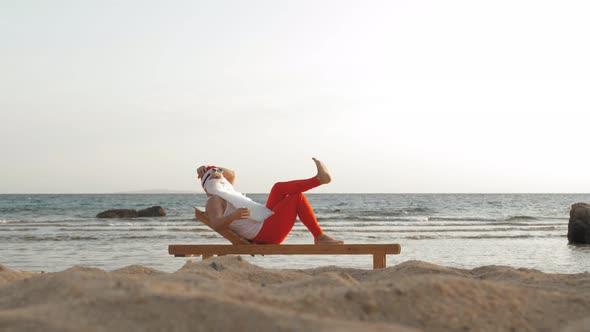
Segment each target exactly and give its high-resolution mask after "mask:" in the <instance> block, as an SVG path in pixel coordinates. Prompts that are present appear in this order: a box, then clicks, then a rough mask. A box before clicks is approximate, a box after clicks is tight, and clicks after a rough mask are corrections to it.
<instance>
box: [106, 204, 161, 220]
mask: <svg viewBox="0 0 590 332" xmlns="http://www.w3.org/2000/svg"><path fill="white" fill-rule="evenodd" d="M165 215H166V211H165V210H164V208H162V207H161V206H152V207H149V208H147V209H143V210H139V211H136V210H133V209H115V210H107V211H103V212H101V213H99V214H97V215H96V217H97V218H137V217H163V216H165Z"/></svg>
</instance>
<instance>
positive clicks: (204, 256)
mask: <svg viewBox="0 0 590 332" xmlns="http://www.w3.org/2000/svg"><path fill="white" fill-rule="evenodd" d="M211 256H213V255H201V257H203V259H207V258H209V257H211Z"/></svg>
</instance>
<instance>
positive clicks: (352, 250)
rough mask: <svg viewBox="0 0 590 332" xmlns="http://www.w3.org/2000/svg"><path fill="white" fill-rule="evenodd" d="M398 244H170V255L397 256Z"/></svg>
mask: <svg viewBox="0 0 590 332" xmlns="http://www.w3.org/2000/svg"><path fill="white" fill-rule="evenodd" d="M400 251H401V247H400V245H399V244H341V245H340V244H338V245H314V244H263V245H242V244H234V245H225V244H198V245H196V244H171V245H169V246H168V253H170V254H171V255H179V256H180V255H184V256H189V255H203V256H211V255H242V254H244V255H246V254H248V255H249V254H255V255H264V254H267V255H375V254H380V255H387V254H392V255H395V254H399V253H400Z"/></svg>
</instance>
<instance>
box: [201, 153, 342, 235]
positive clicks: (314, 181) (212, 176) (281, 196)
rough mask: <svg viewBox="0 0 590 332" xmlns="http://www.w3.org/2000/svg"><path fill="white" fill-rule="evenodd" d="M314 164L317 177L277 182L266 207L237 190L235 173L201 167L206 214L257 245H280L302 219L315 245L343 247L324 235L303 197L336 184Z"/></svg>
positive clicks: (212, 222)
mask: <svg viewBox="0 0 590 332" xmlns="http://www.w3.org/2000/svg"><path fill="white" fill-rule="evenodd" d="M313 161H314V162H315V164H316V167H317V175H316V176H314V177H312V178H309V179H304V180H294V181H288V182H277V183H275V184H274V186H273V187H272V189H271V191H270V194H269V196H268V200H267V201H266V206H264V205H261V204H258V203H256V202H254V201H252V200H251V199H249V198H247V197H246V196H244V195H242V194H241V193H239V192H236V191H235V190H234V188H233V184H234V181H235V173H234V171H232V170H230V169H227V168H223V167H217V166H211V165H204V166H200V167H199V168H198V169H197V174H198V176H199V179H201V186H202V187H203V189H204V190H205V192H206V193H207V205H206V212H207V215H208V216H209V219H210V221H211V224H212V225H213V226H214V227H215V228H224V227H229V229H231V230H232V231H234V232H235V233H237V234H238V235H240V236H241V237H243V238H245V239H248V240H250V241H252V242H253V243H258V244H280V243H282V242H283V241H284V240H285V238H286V237H287V235H289V232H290V231H291V229H292V228H293V225H294V224H295V220H296V218H297V217H299V220H301V222H302V223H303V224H304V225H305V226H306V227H307V229H308V230H309V231H310V232H311V234H312V235H313V237H314V243H315V244H343V243H344V242H343V241H340V240H336V239H334V238H333V237H331V236H329V235H327V234H325V233H324V231H323V230H322V228H321V227H320V225H319V224H318V221H317V219H316V217H315V213H314V212H313V209H312V207H311V205H310V204H309V201H308V200H307V198H306V197H305V195H304V194H303V193H304V192H306V191H308V190H310V189H313V188H315V187H318V186H320V185H323V184H327V183H330V181H332V178H331V177H330V173H329V172H328V170H327V168H326V166H325V165H324V164H323V163H322V162H321V161H319V160H317V159H315V158H313Z"/></svg>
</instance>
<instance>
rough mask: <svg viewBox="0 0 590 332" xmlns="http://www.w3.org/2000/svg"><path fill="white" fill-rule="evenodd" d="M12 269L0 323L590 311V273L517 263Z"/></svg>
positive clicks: (198, 325)
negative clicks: (568, 272)
mask: <svg viewBox="0 0 590 332" xmlns="http://www.w3.org/2000/svg"><path fill="white" fill-rule="evenodd" d="M8 275H10V276H15V277H11V279H10V281H9V282H5V283H4V284H0V330H3V329H8V330H16V331H25V330H26V331H81V330H84V331H130V330H141V331H163V330H166V331H230V330H231V331H234V330H239V331H250V330H255V331H359V330H362V331H411V330H423V331H469V330H472V331H512V330H516V331H538V330H547V331H559V330H560V329H565V330H569V331H578V330H580V328H585V324H586V323H587V322H588V321H589V320H588V316H590V314H589V313H590V296H588V295H590V290H589V288H588V287H589V286H588V285H589V284H590V274H588V273H583V274H575V275H560V274H544V273H542V272H539V271H534V270H523V269H512V268H509V267H482V268H478V269H474V270H461V269H453V268H446V267H441V266H437V265H433V264H429V263H425V262H418V261H410V262H406V263H402V264H399V265H398V266H395V267H390V268H388V269H384V270H378V271H367V270H354V269H342V268H337V267H323V268H319V269H309V270H270V269H264V268H261V267H258V266H256V265H252V264H250V263H248V262H247V261H246V260H244V259H241V258H239V257H231V256H227V257H216V258H211V259H207V260H205V261H202V262H201V261H197V262H188V263H187V264H186V265H185V266H184V267H183V268H181V269H180V270H178V271H177V272H175V273H165V272H161V271H157V270H154V269H150V268H146V267H143V266H137V265H133V266H129V267H126V268H122V269H118V270H115V271H113V272H107V271H103V270H100V269H94V268H84V267H74V268H70V269H67V270H65V271H61V272H57V273H45V274H31V273H29V274H27V273H26V272H20V271H13V270H9V269H6V268H4V269H3V270H0V281H1V280H8V277H6V276H8ZM2 278H5V279H2ZM580 326H581V327H580ZM580 331H581V330H580Z"/></svg>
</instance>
